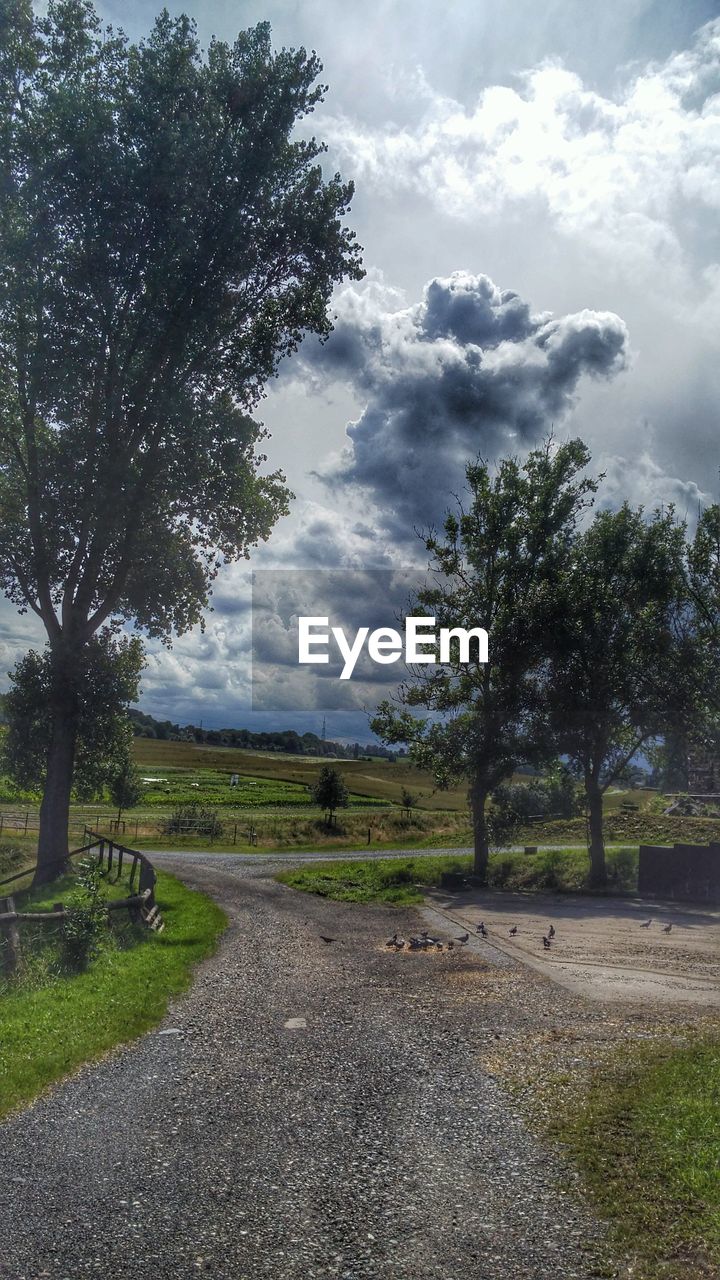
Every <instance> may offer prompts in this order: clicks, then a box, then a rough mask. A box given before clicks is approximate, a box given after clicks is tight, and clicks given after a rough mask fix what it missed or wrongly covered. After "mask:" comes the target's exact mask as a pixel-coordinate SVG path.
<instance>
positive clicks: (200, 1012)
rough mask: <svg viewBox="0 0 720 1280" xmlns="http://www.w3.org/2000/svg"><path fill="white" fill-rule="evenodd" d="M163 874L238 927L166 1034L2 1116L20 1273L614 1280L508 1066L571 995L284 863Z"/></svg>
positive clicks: (596, 1234)
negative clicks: (407, 948)
mask: <svg viewBox="0 0 720 1280" xmlns="http://www.w3.org/2000/svg"><path fill="white" fill-rule="evenodd" d="M164 862H165V863H166V865H168V866H171V865H172V869H174V870H179V872H180V874H181V875H182V877H183V879H185V880H186V881H187V882H188V883H189V884H191V885H195V886H197V887H200V888H203V889H205V890H206V891H208V892H211V893H212V894H214V895H215V897H216V898H217V899H218V900H219V901H221V902H222V904H223V906H224V907H225V909H226V910H227V911H228V913H229V915H230V918H231V927H230V929H229V930H228V932H227V934H226V935H225V937H224V939H223V942H222V944H221V948H220V950H219V952H218V954H217V955H216V956H215V957H214V958H213V959H212V960H210V961H208V962H206V963H205V964H204V965H203V966H202V968H201V970H200V971H199V974H198V977H197V981H196V982H195V984H194V986H193V988H192V990H191V992H190V994H189V995H188V996H187V997H185V998H183V999H181V1000H179V1001H177V1002H175V1004H174V1005H173V1007H172V1009H171V1011H170V1013H169V1015H168V1017H167V1018H166V1020H165V1022H164V1024H163V1026H162V1027H161V1028H160V1029H159V1030H158V1032H155V1033H152V1034H150V1035H148V1036H146V1037H145V1038H144V1039H143V1040H141V1041H140V1042H138V1043H137V1044H135V1045H131V1046H129V1047H127V1048H125V1049H121V1050H120V1051H118V1052H117V1053H115V1054H113V1055H112V1056H111V1057H110V1058H109V1059H107V1060H106V1061H105V1062H103V1063H101V1064H99V1065H98V1066H95V1067H89V1068H86V1069H84V1070H83V1071H82V1072H80V1074H79V1075H77V1076H76V1077H75V1078H73V1079H72V1080H70V1081H68V1082H66V1083H65V1084H64V1085H61V1086H60V1087H59V1088H57V1089H55V1090H54V1091H53V1092H52V1093H51V1094H50V1095H49V1096H48V1097H46V1098H44V1099H41V1100H40V1101H39V1102H37V1103H36V1104H35V1105H34V1106H33V1107H31V1108H30V1109H29V1110H28V1111H26V1112H24V1113H22V1114H20V1115H18V1116H15V1117H13V1118H11V1119H10V1120H9V1121H8V1122H6V1123H5V1124H4V1125H2V1126H0V1162H1V1166H2V1193H1V1196H0V1201H1V1203H0V1222H1V1223H2V1238H1V1244H0V1276H4V1277H13V1280H39V1278H40V1277H46V1276H47V1277H52V1280H79V1278H80V1277H86V1276H113V1277H115V1276H117V1277H138V1278H139V1277H141V1276H142V1277H147V1276H149V1275H152V1276H158V1277H173V1278H174V1280H185V1278H186V1277H188V1278H189V1277H194V1276H197V1275H198V1274H207V1275H209V1276H211V1277H213V1280H225V1278H227V1280H231V1278H232V1280H260V1277H269V1276H273V1277H277V1278H278V1280H293V1278H295V1277H297V1278H298V1280H299V1278H300V1277H303V1278H308V1280H313V1278H319V1277H323V1278H324V1277H328V1278H329V1277H338V1278H342V1280H371V1278H378V1280H379V1278H382V1280H391V1278H392V1280H456V1278H458V1277H461V1276H465V1275H470V1276H474V1277H478V1276H482V1277H483V1280H500V1278H501V1277H502V1280H506V1278H507V1277H509V1276H522V1277H523V1280H558V1278H559V1277H562V1278H563V1280H580V1278H582V1280H590V1278H591V1277H597V1276H600V1275H608V1274H611V1273H610V1272H608V1271H607V1270H605V1269H603V1267H602V1266H601V1264H600V1262H599V1260H598V1259H599V1255H600V1253H601V1252H603V1251H604V1250H603V1245H602V1231H601V1230H599V1229H598V1227H597V1225H596V1224H595V1223H594V1222H593V1219H592V1216H591V1215H590V1214H589V1213H588V1212H587V1211H586V1210H585V1209H584V1208H582V1206H581V1205H580V1204H579V1203H578V1201H577V1199H576V1197H575V1194H574V1188H575V1184H574V1179H573V1175H572V1174H571V1172H570V1171H569V1170H568V1169H567V1168H565V1167H564V1166H563V1165H562V1164H561V1163H560V1161H559V1158H558V1157H556V1156H555V1155H554V1154H552V1153H551V1152H549V1151H548V1150H547V1149H545V1148H544V1147H543V1146H542V1145H541V1144H540V1143H539V1142H538V1141H537V1140H536V1139H535V1138H533V1137H532V1136H531V1135H530V1134H529V1132H528V1131H527V1129H526V1128H525V1126H524V1124H523V1122H522V1120H521V1118H520V1116H519V1114H518V1113H517V1112H516V1110H515V1108H514V1107H513V1105H511V1104H510V1102H509V1101H508V1097H507V1095H506V1094H505V1093H504V1092H503V1091H502V1090H501V1088H500V1087H499V1085H498V1084H497V1082H496V1081H495V1080H494V1079H493V1074H492V1070H491V1069H490V1068H488V1066H487V1063H488V1061H489V1060H490V1059H491V1058H492V1056H493V1055H495V1056H497V1055H502V1054H503V1053H509V1052H514V1051H516V1046H517V1045H518V1044H520V1045H521V1044H522V1042H523V1038H526V1037H527V1036H528V1035H529V1034H530V1030H531V1028H532V1027H536V1026H537V1024H538V1023H540V1022H541V1019H542V1018H543V1017H547V1016H548V1010H547V1008H546V1007H545V1006H546V1005H548V1004H549V1006H550V1007H551V1008H555V1007H556V1005H557V1002H558V1000H559V1001H560V1002H561V1003H562V1001H566V1002H567V1001H570V1000H571V997H570V996H569V995H568V993H562V992H560V993H558V992H557V991H556V990H554V989H553V988H551V987H550V986H549V984H547V983H546V982H544V980H543V979H542V978H541V977H539V976H536V975H534V974H532V973H529V972H528V971H526V970H523V971H522V972H521V970H520V967H519V966H518V965H517V964H516V963H515V962H514V961H513V960H512V959H508V958H506V957H504V956H502V955H501V954H500V953H495V952H493V951H492V950H491V949H487V950H486V952H485V954H481V953H480V951H479V950H478V949H470V948H467V949H465V950H463V949H461V948H458V949H456V950H455V951H454V952H452V953H449V954H448V953H447V952H445V953H443V954H442V955H438V956H436V957H432V958H431V957H429V956H425V955H423V954H419V955H414V954H412V955H409V954H404V955H402V956H400V955H396V954H395V953H394V952H393V953H389V952H388V951H387V950H386V948H385V946H384V940H385V937H386V936H387V934H388V932H392V930H393V929H394V928H396V927H399V928H401V929H403V930H409V929H411V928H413V927H416V925H417V918H416V917H413V916H410V915H405V914H403V913H398V912H392V913H391V912H390V911H389V910H388V909H385V908H380V907H377V908H370V907H368V908H359V907H350V906H346V905H344V904H339V903H330V902H326V901H323V900H320V899H316V898H312V897H307V896H304V895H300V894H297V893H294V892H293V891H292V890H290V889H287V888H285V887H282V886H280V885H278V884H276V883H275V882H274V881H272V879H270V878H269V874H270V871H271V869H272V864H271V863H269V862H267V861H266V860H264V859H263V860H262V861H261V860H260V859H256V860H255V861H254V862H252V863H248V862H247V861H240V860H234V859H232V858H231V857H223V858H217V857H216V858H213V857H200V856H198V857H194V856H185V857H182V858H176V859H175V860H174V861H173V860H171V859H164ZM390 920H392V926H390V924H389V922H390ZM320 934H326V935H328V936H332V937H336V938H337V939H338V941H336V942H334V943H331V944H324V943H323V942H322V941H321V940H320V937H319V935H320ZM504 984H505V985H504ZM508 984H509V985H508ZM508 992H513V993H514V996H513V998H512V999H508V998H507V993H508ZM571 1004H572V1007H571V1006H570V1005H568V1007H567V1011H566V1012H567V1017H568V1018H570V1017H574V1018H577V1016H578V1012H582V1008H581V1007H580V1008H579V1006H578V1003H577V1002H575V1001H574V1000H572V1002H571ZM596 1008H597V1007H596ZM546 1025H547V1024H546ZM511 1045H512V1046H514V1048H512V1049H511V1048H510V1046H511ZM505 1046H507V1048H506V1047H505ZM483 1060H484V1061H485V1064H486V1065H484V1066H483V1065H482V1062H483Z"/></svg>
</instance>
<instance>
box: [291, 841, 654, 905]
mask: <svg viewBox="0 0 720 1280" xmlns="http://www.w3.org/2000/svg"><path fill="white" fill-rule="evenodd" d="M637 856H638V853H637V849H625V848H618V849H614V850H610V851H609V852H608V871H609V874H610V878H611V880H610V884H609V886H608V888H609V891H610V892H612V893H614V894H616V893H631V892H633V890H634V889H635V887H636V884H637ZM471 870H472V858H471V856H470V855H466V856H462V855H461V853H460V852H459V851H458V853H447V852H446V853H444V854H441V853H439V852H436V853H435V854H434V855H433V854H430V853H423V854H413V855H412V856H410V857H407V858H404V859H403V858H402V857H398V858H387V859H383V858H377V859H373V860H370V859H368V860H365V861H354V862H353V861H346V860H344V859H343V860H341V861H330V860H329V859H328V860H326V861H324V862H322V861H315V862H311V863H309V864H306V865H304V866H303V867H301V868H298V869H295V870H292V869H290V870H288V871H281V872H279V873H278V875H277V877H276V878H277V879H278V880H280V881H281V882H282V883H283V884H288V885H290V886H291V887H292V888H294V889H301V890H303V891H304V892H305V893H317V894H319V895H320V896H321V897H325V898H333V899H335V900H336V901H338V902H386V903H391V904H395V905H398V906H407V905H411V904H413V903H419V902H422V901H423V898H424V893H425V890H426V889H427V888H428V887H429V886H431V885H432V886H435V885H442V883H443V878H444V877H445V876H448V875H451V876H452V875H467V874H468V873H469V872H470V871H471ZM588 871H589V867H588V858H587V852H586V850H585V849H581V848H566V849H558V848H553V849H543V850H540V851H538V853H536V854H525V853H513V852H507V853H495V854H492V855H491V857H490V863H489V868H488V887H489V888H491V889H493V888H494V889H506V890H514V891H523V890H524V891H528V892H530V891H542V892H564V893H574V892H580V891H582V890H583V889H584V888H585V886H586V881H587V876H588Z"/></svg>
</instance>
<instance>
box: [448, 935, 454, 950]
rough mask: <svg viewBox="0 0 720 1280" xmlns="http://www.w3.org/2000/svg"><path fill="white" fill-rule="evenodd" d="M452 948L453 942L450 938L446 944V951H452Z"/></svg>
mask: <svg viewBox="0 0 720 1280" xmlns="http://www.w3.org/2000/svg"><path fill="white" fill-rule="evenodd" d="M454 946H455V943H454V942H453V940H452V938H451V939H450V941H449V942H448V944H447V949H448V951H452V949H453V947H454Z"/></svg>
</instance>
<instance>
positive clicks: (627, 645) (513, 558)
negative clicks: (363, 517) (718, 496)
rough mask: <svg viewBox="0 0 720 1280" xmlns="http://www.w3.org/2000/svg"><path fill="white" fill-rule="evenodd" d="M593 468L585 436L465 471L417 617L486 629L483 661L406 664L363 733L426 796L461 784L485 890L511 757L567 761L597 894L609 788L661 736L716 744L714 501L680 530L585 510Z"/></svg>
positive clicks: (665, 516) (667, 514) (624, 510)
mask: <svg viewBox="0 0 720 1280" xmlns="http://www.w3.org/2000/svg"><path fill="white" fill-rule="evenodd" d="M589 463H590V454H589V452H588V449H587V448H586V446H585V445H584V444H583V443H582V441H580V440H571V441H568V442H566V443H563V444H557V443H555V442H554V441H552V440H549V441H547V442H546V443H545V444H544V445H543V446H542V447H541V448H538V449H535V450H533V451H532V452H531V453H530V454H529V456H528V457H527V458H526V459H525V460H524V461H521V460H519V459H517V458H505V459H503V460H501V461H500V462H499V463H498V465H497V466H494V467H491V466H490V465H489V464H488V463H487V462H484V461H482V460H480V461H478V462H476V463H472V464H471V465H469V466H468V468H467V473H466V474H467V499H466V501H465V502H464V504H462V505H461V506H460V508H459V509H458V511H453V512H451V513H450V514H449V515H448V516H447V519H446V522H445V526H444V530H443V532H442V533H441V534H431V535H430V536H428V537H427V539H426V547H427V550H428V552H429V553H430V567H431V570H432V573H431V581H430V585H429V586H428V587H427V588H426V589H425V590H423V591H421V592H420V593H419V594H418V597H417V599H416V600H415V601H413V602H412V605H411V609H412V612H413V613H420V612H423V611H424V612H425V613H426V614H427V615H431V616H433V617H435V618H436V619H437V622H438V625H439V626H464V627H467V626H470V625H475V624H477V623H478V622H481V623H482V625H483V626H484V627H485V628H486V629H487V630H488V631H489V633H490V661H489V663H487V664H486V665H480V664H474V665H464V664H462V663H461V662H460V661H459V659H458V657H457V655H456V656H455V657H454V658H453V660H452V661H451V662H450V663H449V664H446V665H445V667H442V668H441V667H439V666H431V667H417V668H415V669H410V670H409V672H408V677H407V680H406V681H405V683H404V684H403V686H402V687H401V689H400V691H399V694H398V697H397V699H395V700H394V701H392V700H390V701H386V702H384V703H383V704H381V706H380V707H379V708H378V712H377V715H376V717H375V719H374V721H373V724H372V727H373V731H374V732H376V733H377V734H378V735H379V736H380V737H382V738H383V740H384V741H385V742H388V743H393V744H397V743H401V742H402V743H405V744H407V746H408V748H409V753H410V758H411V760H413V761H414V762H415V763H416V764H418V765H419V766H420V767H423V768H426V769H429V770H430V771H431V772H432V773H433V775H434V777H435V779H436V782H437V784H438V786H441V787H442V786H449V785H457V784H458V783H459V782H461V781H462V780H464V781H465V782H466V783H467V785H468V793H469V800H470V807H471V812H472V822H473V832H474V846H475V873H476V875H477V876H478V877H479V878H480V879H481V880H482V879H484V877H485V876H486V872H487V862H488V854H489V845H490V833H489V830H488V797H489V796H490V795H491V794H492V793H493V792H494V791H495V790H496V789H497V788H498V787H499V786H500V785H501V784H502V783H504V782H506V781H507V779H509V778H510V777H511V775H512V774H513V773H514V772H515V771H516V769H517V767H518V764H519V763H520V762H526V763H530V764H532V765H534V766H535V767H539V768H541V767H543V766H544V765H545V766H547V765H548V764H549V762H551V761H552V760H555V759H557V758H558V757H561V758H563V759H564V760H566V761H567V762H568V765H569V768H570V769H571V770H572V772H573V773H574V775H575V777H576V778H578V779H579V780H580V782H581V783H582V786H583V789H584V793H585V801H586V807H587V815H588V825H589V854H590V870H591V880H592V882H593V883H595V884H596V885H602V884H603V883H605V880H606V866H605V844H604V837H603V800H604V796H605V794H606V792H607V791H608V789H609V788H610V787H611V786H612V785H613V784H614V783H616V782H617V781H618V780H619V779H621V778H622V777H624V776H625V775H626V772H627V769H628V767H629V766H630V765H631V763H632V762H633V761H634V760H636V758H637V757H638V755H639V754H640V753H643V754H646V753H647V752H648V751H650V750H652V749H653V748H654V747H656V746H657V744H658V743H659V742H660V741H661V740H662V739H664V738H668V737H677V736H678V735H679V736H681V737H684V738H686V739H692V740H694V741H696V742H699V743H704V744H708V743H711V742H714V741H717V740H718V739H719V738H720V507H719V506H717V505H714V506H710V507H708V508H707V509H706V510H704V511H702V512H700V513H699V519H698V523H697V527H696V529H695V530H694V532H692V533H691V531H690V530H689V528H688V526H687V524H686V522H685V521H684V520H681V519H679V518H678V516H677V515H676V513H675V511H674V510H673V509H672V507H670V508H664V509H657V510H655V511H651V512H647V511H644V510H643V509H642V508H636V509H635V508H632V507H631V506H630V505H629V504H627V503H625V504H623V505H622V506H621V507H620V508H619V509H618V510H607V509H605V508H600V509H597V510H594V511H593V506H594V502H595V495H596V492H597V489H598V482H597V481H596V480H595V479H593V478H592V477H591V476H590V475H589V474H588V470H587V468H588V465H589ZM418 709H420V714H418ZM423 713H424V714H423Z"/></svg>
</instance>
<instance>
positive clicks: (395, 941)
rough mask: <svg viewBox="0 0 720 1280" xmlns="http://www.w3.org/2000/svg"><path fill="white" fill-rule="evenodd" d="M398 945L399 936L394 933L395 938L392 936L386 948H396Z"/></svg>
mask: <svg viewBox="0 0 720 1280" xmlns="http://www.w3.org/2000/svg"><path fill="white" fill-rule="evenodd" d="M396 945H397V934H396V933H394V934H393V936H392V938H388V940H387V942H386V943H385V946H386V947H394V946H396Z"/></svg>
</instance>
